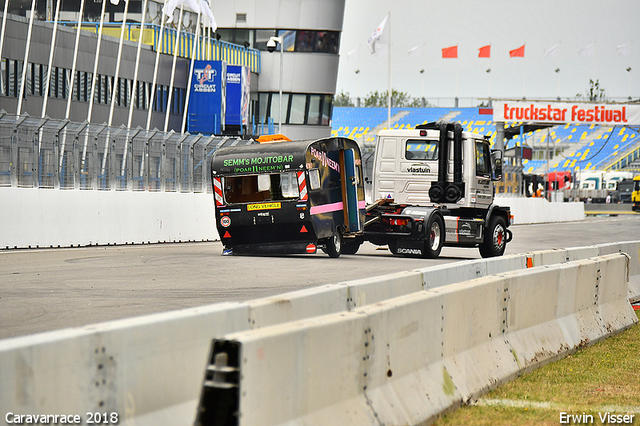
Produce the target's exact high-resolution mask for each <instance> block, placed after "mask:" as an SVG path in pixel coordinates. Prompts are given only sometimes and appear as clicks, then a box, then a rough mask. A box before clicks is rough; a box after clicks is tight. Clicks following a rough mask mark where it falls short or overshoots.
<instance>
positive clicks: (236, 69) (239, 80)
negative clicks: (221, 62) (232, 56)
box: [225, 65, 251, 127]
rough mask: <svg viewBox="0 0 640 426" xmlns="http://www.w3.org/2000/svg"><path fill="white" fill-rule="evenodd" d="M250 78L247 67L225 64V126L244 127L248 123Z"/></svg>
mask: <svg viewBox="0 0 640 426" xmlns="http://www.w3.org/2000/svg"><path fill="white" fill-rule="evenodd" d="M250 78H251V73H250V70H249V68H248V67H244V66H240V65H229V66H227V110H226V120H225V124H226V125H227V126H238V127H244V126H246V125H247V124H248V123H249V97H250V88H251V81H250Z"/></svg>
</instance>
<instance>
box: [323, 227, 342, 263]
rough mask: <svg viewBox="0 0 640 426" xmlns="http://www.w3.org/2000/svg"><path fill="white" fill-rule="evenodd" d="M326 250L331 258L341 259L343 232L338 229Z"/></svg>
mask: <svg viewBox="0 0 640 426" xmlns="http://www.w3.org/2000/svg"><path fill="white" fill-rule="evenodd" d="M326 248H327V254H328V255H329V257H333V258H336V257H340V254H341V253H342V232H340V230H339V229H336V232H335V234H333V237H331V238H329V239H328V240H327V244H326Z"/></svg>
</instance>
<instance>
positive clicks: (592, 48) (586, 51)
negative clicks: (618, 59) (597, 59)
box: [578, 42, 596, 56]
mask: <svg viewBox="0 0 640 426" xmlns="http://www.w3.org/2000/svg"><path fill="white" fill-rule="evenodd" d="M595 54H596V43H595V42H593V43H591V44H590V45H588V46H585V47H583V48H582V49H580V50H578V55H580V56H593V55H595Z"/></svg>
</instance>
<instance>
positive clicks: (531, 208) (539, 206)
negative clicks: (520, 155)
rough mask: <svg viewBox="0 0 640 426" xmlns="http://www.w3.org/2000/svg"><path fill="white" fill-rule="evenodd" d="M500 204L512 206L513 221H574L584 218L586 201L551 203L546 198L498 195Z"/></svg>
mask: <svg viewBox="0 0 640 426" xmlns="http://www.w3.org/2000/svg"><path fill="white" fill-rule="evenodd" d="M494 202H495V203H496V204H497V205H499V206H509V207H511V214H513V218H514V220H513V223H514V224H517V225H521V224H525V223H548V222H573V221H576V220H584V218H585V213H584V203H582V202H579V203H550V202H549V201H547V200H546V199H544V198H516V197H500V196H497V197H496V198H495V201H494Z"/></svg>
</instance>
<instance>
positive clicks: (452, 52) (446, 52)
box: [442, 46, 458, 58]
mask: <svg viewBox="0 0 640 426" xmlns="http://www.w3.org/2000/svg"><path fill="white" fill-rule="evenodd" d="M442 57H443V58H457V57H458V46H451V47H445V48H444V49H442Z"/></svg>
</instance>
